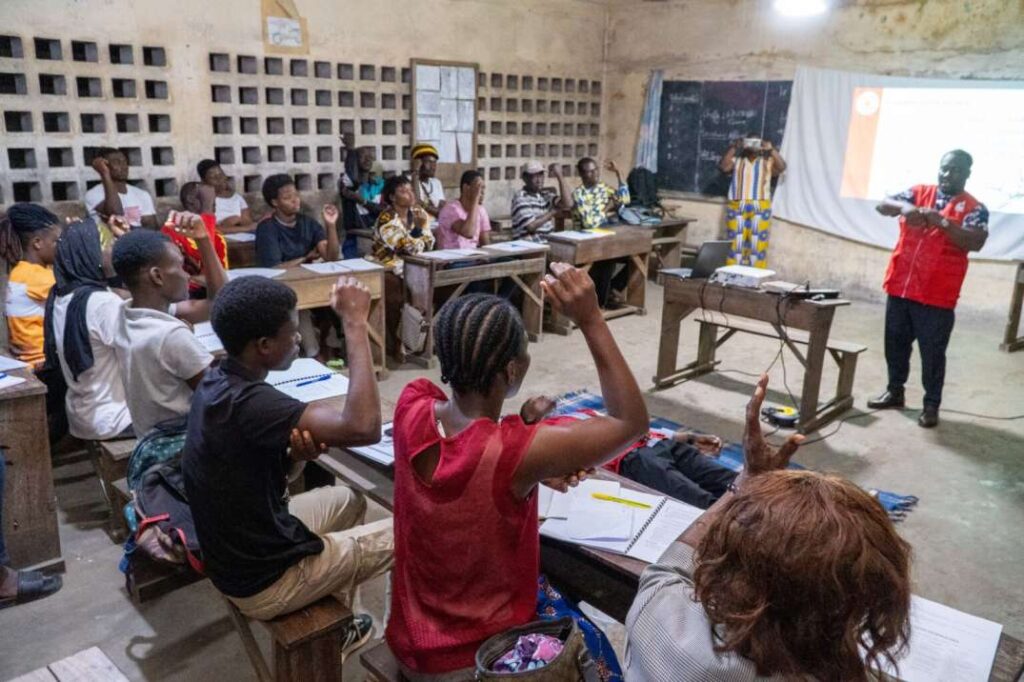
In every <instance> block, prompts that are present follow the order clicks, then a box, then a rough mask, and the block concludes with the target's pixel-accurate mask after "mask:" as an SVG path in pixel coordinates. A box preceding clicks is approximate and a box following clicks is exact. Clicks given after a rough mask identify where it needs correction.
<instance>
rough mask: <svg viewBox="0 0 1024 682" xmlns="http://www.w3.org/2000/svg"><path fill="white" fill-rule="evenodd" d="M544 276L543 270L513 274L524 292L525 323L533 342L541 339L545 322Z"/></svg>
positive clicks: (514, 279) (513, 278)
mask: <svg viewBox="0 0 1024 682" xmlns="http://www.w3.org/2000/svg"><path fill="white" fill-rule="evenodd" d="M543 276H544V273H543V271H541V272H539V273H532V274H524V275H522V276H519V275H511V278H512V281H513V282H515V283H516V286H517V287H519V288H520V289H521V290H522V292H523V325H524V326H525V327H526V333H527V334H528V335H529V337H530V341H533V342H537V341H540V337H541V333H542V327H543V323H544V292H543V291H542V290H541V288H540V280H541V277H543Z"/></svg>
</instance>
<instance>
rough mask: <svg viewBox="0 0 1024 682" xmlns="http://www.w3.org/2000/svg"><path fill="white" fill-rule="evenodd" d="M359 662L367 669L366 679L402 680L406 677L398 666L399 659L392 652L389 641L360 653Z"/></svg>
mask: <svg viewBox="0 0 1024 682" xmlns="http://www.w3.org/2000/svg"><path fill="white" fill-rule="evenodd" d="M359 662H360V663H361V664H362V665H363V669H364V670H366V679H367V680H369V681H370V682H401V680H402V679H404V678H403V677H402V671H401V669H400V668H399V667H398V659H396V658H395V655H394V654H393V653H391V648H390V647H389V646H388V644H387V642H381V643H380V644H378V645H377V646H375V647H373V648H372V649H368V650H367V651H365V652H363V653H362V654H360V655H359Z"/></svg>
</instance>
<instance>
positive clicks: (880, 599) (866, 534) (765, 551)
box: [694, 470, 911, 681]
mask: <svg viewBox="0 0 1024 682" xmlns="http://www.w3.org/2000/svg"><path fill="white" fill-rule="evenodd" d="M910 555H911V550H910V545H909V544H907V543H906V542H905V541H904V540H903V539H902V538H900V537H899V535H897V534H896V530H895V529H894V528H893V525H892V522H891V521H890V520H889V517H888V515H887V514H886V512H885V510H884V509H883V508H882V506H881V505H880V504H879V503H878V501H877V500H875V499H874V498H872V497H871V496H870V495H869V494H868V493H867V492H865V491H864V490H862V489H861V488H859V487H857V486H856V485H854V484H853V483H851V482H849V481H847V480H845V479H843V478H840V477H838V476H828V475H823V474H818V473H814V472H810V471H795V470H785V471H774V472H771V473H765V474H761V475H758V476H754V477H751V478H750V479H749V480H748V481H747V482H746V484H745V485H744V486H743V487H742V489H741V491H740V492H739V493H738V494H737V495H736V496H735V497H733V498H732V499H730V500H728V501H727V502H726V503H725V504H724V506H723V508H722V510H721V513H720V514H718V515H717V517H716V518H715V519H714V520H713V521H712V523H711V526H710V527H709V528H708V531H707V534H706V535H705V536H704V539H703V540H702V541H701V543H700V546H699V547H698V548H697V553H696V570H695V572H694V583H695V588H696V589H695V596H696V599H697V600H698V601H700V602H701V603H702V604H703V606H704V609H705V610H706V611H707V614H708V617H709V619H710V621H711V624H712V626H713V628H714V629H713V631H714V633H715V640H716V644H715V650H716V651H718V652H719V653H722V652H727V651H731V652H735V653H737V654H739V655H741V656H743V657H745V658H747V659H748V660H750V661H752V662H753V663H754V664H755V665H756V666H757V673H758V674H759V675H763V676H769V675H773V674H776V675H813V676H814V677H815V678H817V679H819V680H823V681H825V680H843V681H846V680H867V679H868V672H867V671H868V669H869V668H870V667H876V668H877V667H879V666H880V665H884V664H886V663H888V664H891V665H895V656H897V655H898V654H899V653H900V652H901V651H902V650H903V649H904V648H905V647H906V643H907V639H908V637H909V636H910V620H909V615H910ZM719 626H723V627H719ZM862 651H863V652H864V656H863V658H862V657H861V652H862Z"/></svg>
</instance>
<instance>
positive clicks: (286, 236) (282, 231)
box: [256, 173, 341, 357]
mask: <svg viewBox="0 0 1024 682" xmlns="http://www.w3.org/2000/svg"><path fill="white" fill-rule="evenodd" d="M263 200H264V201H266V202H267V206H269V207H270V208H272V209H273V213H272V214H271V215H270V216H268V217H267V218H264V219H263V220H261V221H260V223H259V225H257V226H256V262H257V264H258V265H259V266H260V267H261V268H287V267H289V266H292V265H298V264H299V263H310V262H312V261H314V260H316V259H317V258H320V259H322V260H324V261H336V260H338V256H339V254H340V253H341V251H340V247H339V246H338V208H337V207H336V206H334V205H333V204H324V207H323V209H322V210H321V211H320V214H321V216H322V217H323V219H324V224H325V225H326V226H327V229H326V230H325V229H324V228H323V227H322V226H321V225H320V223H318V222H317V221H315V220H313V219H312V218H310V217H308V216H306V215H304V214H302V213H301V211H302V199H301V197H299V190H298V189H297V188H296V187H295V181H294V180H292V178H291V176H289V175H285V174H283V173H279V174H277V175H271V176H270V177H268V178H267V179H266V180H264V181H263ZM316 322H320V320H317V321H316ZM299 323H300V325H301V331H302V337H303V341H304V343H303V346H302V349H303V351H304V352H305V354H306V356H308V357H313V356H316V355H319V354H320V339H319V337H320V333H319V332H318V331H317V327H318V326H319V325H317V324H315V321H314V319H313V314H312V311H306V310H304V311H302V313H301V314H300V315H299ZM325 324H326V323H325Z"/></svg>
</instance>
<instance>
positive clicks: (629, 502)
mask: <svg viewBox="0 0 1024 682" xmlns="http://www.w3.org/2000/svg"><path fill="white" fill-rule="evenodd" d="M590 496H591V497H593V498H594V499H595V500H603V501H604V502H618V503H619V504H624V505H626V506H627V507H637V508H639V509H650V508H651V505H649V504H644V503H643V502H637V501H635V500H627V499H626V498H624V497H615V496H614V495H605V494H604V493H590Z"/></svg>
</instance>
